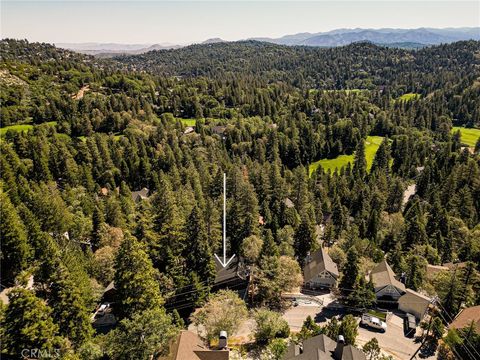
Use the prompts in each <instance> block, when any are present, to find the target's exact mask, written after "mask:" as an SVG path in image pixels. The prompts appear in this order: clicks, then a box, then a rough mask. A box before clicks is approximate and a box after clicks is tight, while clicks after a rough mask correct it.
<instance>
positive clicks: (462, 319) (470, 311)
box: [449, 305, 480, 330]
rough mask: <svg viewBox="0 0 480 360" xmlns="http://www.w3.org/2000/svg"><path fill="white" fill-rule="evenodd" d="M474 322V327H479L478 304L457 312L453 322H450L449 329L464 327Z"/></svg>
mask: <svg viewBox="0 0 480 360" xmlns="http://www.w3.org/2000/svg"><path fill="white" fill-rule="evenodd" d="M472 321H473V323H475V327H476V329H477V330H478V329H480V305H477V306H472V307H469V308H466V309H463V310H462V311H460V312H459V313H458V315H457V316H456V317H455V319H454V320H453V322H452V323H451V324H450V326H449V328H450V329H464V328H466V327H469V326H470V325H471V324H472Z"/></svg>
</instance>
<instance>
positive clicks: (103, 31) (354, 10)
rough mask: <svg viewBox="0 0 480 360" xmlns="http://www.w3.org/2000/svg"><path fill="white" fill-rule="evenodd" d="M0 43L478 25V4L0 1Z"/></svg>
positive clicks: (184, 40) (182, 39) (178, 39)
mask: <svg viewBox="0 0 480 360" xmlns="http://www.w3.org/2000/svg"><path fill="white" fill-rule="evenodd" d="M0 6H1V7H0V11H1V26H0V30H1V37H2V38H6V37H9V38H17V39H19V38H21V39H28V40H29V41H42V42H49V43H81V42H102V43H122V44H153V43H173V44H189V43H194V42H201V41H204V40H206V39H209V38H215V37H220V38H222V39H224V40H240V39H246V38H250V37H280V36H283V35H287V34H295V33H299V32H321V31H329V30H333V29H338V28H357V27H358V28H385V27H388V28H419V27H436V28H445V27H475V26H480V1H479V0H475V1H433V0H427V1H421V0H418V1H398V0H376V1H362V0H353V1H352V0H350V1H346V0H336V1H331V0H330V1H326V0H318V1H295V2H293V1H274V0H268V1H246V0H241V1H233V0H226V1H208V2H207V1H188V2H187V1H173V0H171V1H153V0H151V1H139V0H129V1H113V0H108V1H92V0H90V1H89V0H80V1H78V0H77V1H75V0H57V1H41V0H36V1H23V0H9V1H4V0H1V1H0Z"/></svg>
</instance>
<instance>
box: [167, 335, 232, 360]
mask: <svg viewBox="0 0 480 360" xmlns="http://www.w3.org/2000/svg"><path fill="white" fill-rule="evenodd" d="M229 354H230V351H229V350H228V349H224V350H210V349H209V348H208V347H206V346H205V345H204V344H203V342H202V341H201V340H200V338H199V337H198V335H197V334H195V333H193V332H191V331H188V330H182V331H181V332H180V334H178V336H177V338H176V339H175V340H174V341H173V342H172V343H171V344H170V354H169V355H168V356H165V357H160V358H159V359H158V360H228V359H229Z"/></svg>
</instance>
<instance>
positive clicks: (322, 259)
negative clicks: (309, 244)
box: [303, 248, 338, 282]
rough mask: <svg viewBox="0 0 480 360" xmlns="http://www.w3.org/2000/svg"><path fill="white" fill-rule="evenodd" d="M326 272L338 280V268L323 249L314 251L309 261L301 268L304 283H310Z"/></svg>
mask: <svg viewBox="0 0 480 360" xmlns="http://www.w3.org/2000/svg"><path fill="white" fill-rule="evenodd" d="M324 270H327V271H328V272H329V273H330V274H332V275H333V276H334V277H335V278H338V268H337V264H335V263H334V262H333V260H332V258H331V257H330V256H329V255H328V254H327V252H326V251H325V249H324V248H320V249H318V250H317V251H314V252H313V254H311V255H310V259H309V261H308V262H307V263H306V264H305V266H304V268H303V275H304V279H305V282H308V281H310V280H311V279H313V278H314V277H315V276H317V275H318V274H319V273H321V272H322V271H324Z"/></svg>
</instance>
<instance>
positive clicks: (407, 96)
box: [397, 93, 421, 101]
mask: <svg viewBox="0 0 480 360" xmlns="http://www.w3.org/2000/svg"><path fill="white" fill-rule="evenodd" d="M420 96H421V95H420V94H415V93H407V94H403V95H402V96H400V97H399V98H398V99H397V100H399V101H410V100H416V99H419V98H420Z"/></svg>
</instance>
